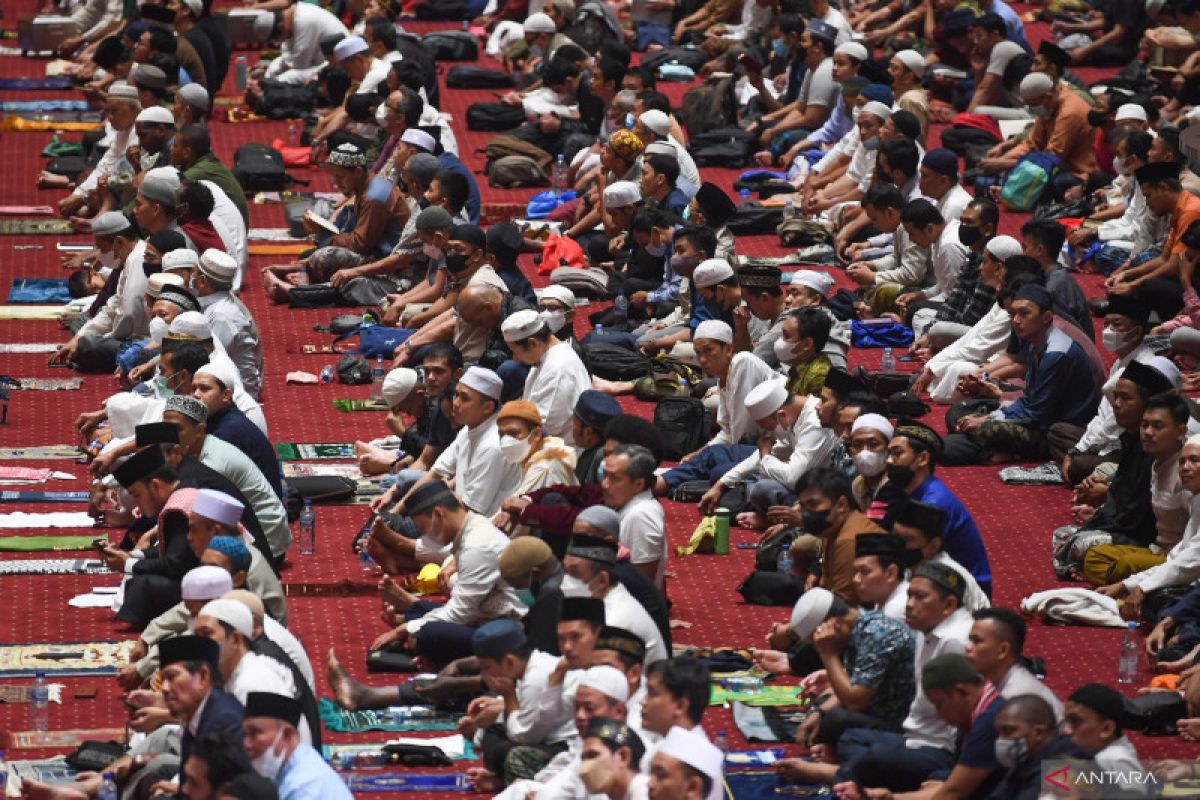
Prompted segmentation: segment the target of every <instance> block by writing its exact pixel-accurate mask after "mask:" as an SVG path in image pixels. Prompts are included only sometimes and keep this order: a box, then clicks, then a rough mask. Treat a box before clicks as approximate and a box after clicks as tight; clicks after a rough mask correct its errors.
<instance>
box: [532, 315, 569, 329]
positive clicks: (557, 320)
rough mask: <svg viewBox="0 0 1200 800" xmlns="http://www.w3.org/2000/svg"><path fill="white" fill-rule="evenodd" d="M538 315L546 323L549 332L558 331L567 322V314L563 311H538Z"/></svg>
mask: <svg viewBox="0 0 1200 800" xmlns="http://www.w3.org/2000/svg"><path fill="white" fill-rule="evenodd" d="M538 316H540V317H541V318H542V322H544V323H546V327H547V328H549V329H550V332H551V333H558V332H559V331H561V330H562V329H563V326H564V325H566V324H567V314H566V312H564V311H539V312H538Z"/></svg>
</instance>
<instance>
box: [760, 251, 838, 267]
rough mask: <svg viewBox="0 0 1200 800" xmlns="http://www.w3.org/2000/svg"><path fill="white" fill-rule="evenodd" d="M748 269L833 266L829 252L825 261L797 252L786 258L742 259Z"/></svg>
mask: <svg viewBox="0 0 1200 800" xmlns="http://www.w3.org/2000/svg"><path fill="white" fill-rule="evenodd" d="M743 261H745V262H746V266H748V267H788V266H803V265H807V266H814V267H828V266H830V265H832V264H833V253H832V251H830V257H829V258H827V259H821V258H813V257H812V256H809V255H801V254H800V252H799V251H796V252H793V253H790V254H788V255H786V256H751V257H749V258H746V259H743Z"/></svg>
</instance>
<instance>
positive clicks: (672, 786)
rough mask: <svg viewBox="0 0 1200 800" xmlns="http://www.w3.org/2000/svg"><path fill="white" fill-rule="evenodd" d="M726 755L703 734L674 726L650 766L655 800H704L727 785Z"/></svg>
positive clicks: (651, 791)
mask: <svg viewBox="0 0 1200 800" xmlns="http://www.w3.org/2000/svg"><path fill="white" fill-rule="evenodd" d="M724 765H725V754H724V753H723V752H722V751H721V750H719V749H717V747H716V746H714V745H713V744H712V743H711V742H709V741H708V739H707V738H706V737H705V736H703V735H702V734H698V733H696V732H695V731H688V730H684V729H683V728H679V727H675V728H672V729H671V730H670V732H669V733H667V735H666V737H665V738H664V739H663V741H662V744H660V745H659V746H658V750H657V751H656V752H655V754H654V759H653V761H652V762H651V764H650V796H651V797H654V798H655V800H704V798H708V797H712V795H713V793H714V791H716V789H717V788H718V787H722V786H724V780H725V772H724Z"/></svg>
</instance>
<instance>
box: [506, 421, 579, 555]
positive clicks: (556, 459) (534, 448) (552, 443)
mask: <svg viewBox="0 0 1200 800" xmlns="http://www.w3.org/2000/svg"><path fill="white" fill-rule="evenodd" d="M496 427H497V430H498V431H499V433H500V452H501V453H502V454H503V456H504V460H505V461H506V462H507V463H509V464H516V465H518V466H519V467H520V468H521V481H520V483H519V484H518V485H517V488H516V489H514V490H513V493H514V494H515V495H518V496H520V495H525V494H529V493H530V492H534V491H537V490H538V489H544V488H548V487H551V486H563V485H567V486H569V485H571V482H572V481H574V480H575V472H574V470H575V449H574V448H572V447H568V446H567V445H566V444H564V443H563V440H562V439H560V438H559V437H557V436H550V435H549V434H548V432H547V431H546V430H545V427H544V424H543V421H542V415H541V414H540V413H538V410H537V406H535V405H534V404H533V403H531V402H529V401H528V400H510V401H508V402H507V403H505V404H504V406H503V407H502V408H501V409H500V413H499V414H498V415H497V416H496ZM492 522H493V524H495V525H496V527H498V528H501V529H503V530H505V532H507V533H510V534H513V535H515V536H519V535H524V533H525V531H518V530H517V528H516V525H515V523H514V522H513V521H512V520H511V519H509V517H508V515H507V514H505V513H504V512H503V511H500V512H499V513H497V514H496V516H494V517H493V518H492Z"/></svg>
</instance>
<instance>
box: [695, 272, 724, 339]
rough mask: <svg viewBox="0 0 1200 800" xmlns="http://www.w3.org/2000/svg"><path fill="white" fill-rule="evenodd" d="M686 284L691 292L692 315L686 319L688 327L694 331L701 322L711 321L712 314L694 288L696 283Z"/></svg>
mask: <svg viewBox="0 0 1200 800" xmlns="http://www.w3.org/2000/svg"><path fill="white" fill-rule="evenodd" d="M688 283H689V287H690V289H691V292H692V315H691V316H690V317H688V327H689V328H691V329H692V330H693V331H694V330H696V326H698V325H699V324H700V323H701V322H704V320H706V319H712V318H713V314H712V311H711V310H710V309H709V307H708V303H706V302H704V298H703V297H702V296H701V295H700V290H699V289H697V288H696V282H695V281H689V282H688ZM731 316H732V315H731Z"/></svg>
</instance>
